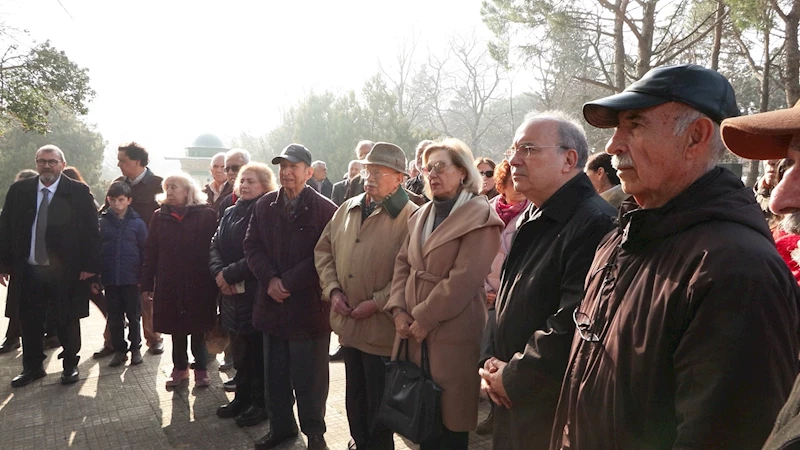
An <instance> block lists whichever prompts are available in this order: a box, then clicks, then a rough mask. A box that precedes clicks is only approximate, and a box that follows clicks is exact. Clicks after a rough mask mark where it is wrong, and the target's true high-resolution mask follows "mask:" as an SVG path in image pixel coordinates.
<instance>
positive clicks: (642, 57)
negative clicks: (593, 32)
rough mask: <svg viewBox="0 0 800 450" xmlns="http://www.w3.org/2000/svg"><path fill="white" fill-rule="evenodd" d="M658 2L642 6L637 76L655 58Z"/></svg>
mask: <svg viewBox="0 0 800 450" xmlns="http://www.w3.org/2000/svg"><path fill="white" fill-rule="evenodd" d="M798 1H800V0H798ZM656 3H658V0H651V1H649V2H647V3H645V4H644V5H643V6H644V7H643V8H642V32H641V38H640V39H639V61H637V62H636V78H637V79H638V78H642V77H643V76H644V74H646V73H647V72H648V71H649V70H650V63H651V60H652V58H653V33H654V32H655V28H656Z"/></svg>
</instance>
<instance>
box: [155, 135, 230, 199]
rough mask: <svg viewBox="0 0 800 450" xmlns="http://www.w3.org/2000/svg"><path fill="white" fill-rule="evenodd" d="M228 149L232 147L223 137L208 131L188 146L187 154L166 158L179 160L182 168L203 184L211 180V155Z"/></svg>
mask: <svg viewBox="0 0 800 450" xmlns="http://www.w3.org/2000/svg"><path fill="white" fill-rule="evenodd" d="M228 150H230V147H228V146H227V145H225V144H224V143H223V142H222V139H220V138H219V137H218V136H216V135H213V134H210V133H206V134H201V135H200V136H197V138H196V139H195V140H194V142H192V145H190V146H188V147H186V156H167V157H165V158H164V159H167V160H173V161H178V162H179V163H180V164H181V170H182V171H184V172H186V173H188V174H189V175H191V176H192V178H194V179H195V180H197V182H198V183H200V186H202V185H204V184H206V183H208V182H209V181H211V174H210V173H209V171H208V167H209V165H211V157H212V156H214V155H215V154H217V153H219V152H227V151H228Z"/></svg>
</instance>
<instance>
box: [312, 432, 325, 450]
mask: <svg viewBox="0 0 800 450" xmlns="http://www.w3.org/2000/svg"><path fill="white" fill-rule="evenodd" d="M308 450H328V443H327V442H325V437H324V436H323V435H321V434H313V435H311V436H309V437H308Z"/></svg>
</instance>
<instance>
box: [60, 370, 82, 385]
mask: <svg viewBox="0 0 800 450" xmlns="http://www.w3.org/2000/svg"><path fill="white" fill-rule="evenodd" d="M80 374H81V373H80V372H78V368H77V367H73V368H71V369H64V372H63V373H62V374H61V384H72V383H76V382H77V381H78V378H80Z"/></svg>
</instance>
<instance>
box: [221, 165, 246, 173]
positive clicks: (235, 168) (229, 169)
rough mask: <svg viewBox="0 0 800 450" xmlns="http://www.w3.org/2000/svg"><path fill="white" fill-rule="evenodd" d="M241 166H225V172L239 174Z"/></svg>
mask: <svg viewBox="0 0 800 450" xmlns="http://www.w3.org/2000/svg"><path fill="white" fill-rule="evenodd" d="M241 168H242V166H225V172H233V173H239V169H241Z"/></svg>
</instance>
